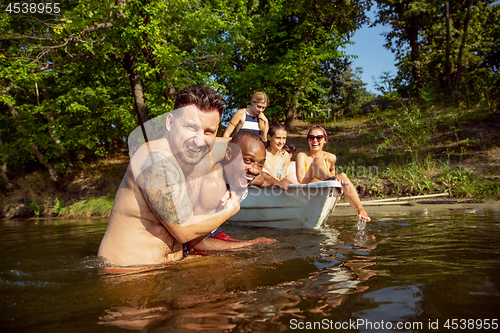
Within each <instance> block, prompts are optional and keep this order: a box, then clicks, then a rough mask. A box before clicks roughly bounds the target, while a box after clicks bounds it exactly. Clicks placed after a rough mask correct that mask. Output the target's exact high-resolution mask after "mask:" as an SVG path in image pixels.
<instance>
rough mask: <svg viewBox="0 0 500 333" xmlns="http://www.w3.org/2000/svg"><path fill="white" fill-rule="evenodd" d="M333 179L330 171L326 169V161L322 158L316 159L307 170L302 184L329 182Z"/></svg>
mask: <svg viewBox="0 0 500 333" xmlns="http://www.w3.org/2000/svg"><path fill="white" fill-rule="evenodd" d="M330 177H332V175H331V174H330V171H329V170H328V169H327V168H326V165H325V159H324V158H321V157H315V158H314V159H313V161H312V163H311V166H310V167H309V170H307V173H306V175H305V176H304V179H302V182H301V184H309V183H312V182H317V181H322V180H327V179H328V178H330Z"/></svg>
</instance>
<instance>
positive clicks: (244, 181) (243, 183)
mask: <svg viewBox="0 0 500 333" xmlns="http://www.w3.org/2000/svg"><path fill="white" fill-rule="evenodd" d="M254 179H255V176H249V175H247V174H242V175H240V177H239V178H238V185H239V187H242V188H244V187H248V185H250V183H251V182H252V181H253V180H254Z"/></svg>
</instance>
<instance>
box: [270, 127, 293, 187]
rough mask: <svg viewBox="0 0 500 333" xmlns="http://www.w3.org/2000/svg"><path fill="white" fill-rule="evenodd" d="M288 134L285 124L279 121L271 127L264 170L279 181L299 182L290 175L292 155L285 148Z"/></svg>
mask: <svg viewBox="0 0 500 333" xmlns="http://www.w3.org/2000/svg"><path fill="white" fill-rule="evenodd" d="M286 134H287V132H286V128H285V126H283V125H282V124H280V123H279V122H275V123H274V124H273V125H272V126H271V127H270V128H269V132H268V134H267V146H266V163H265V164H264V171H265V172H267V173H269V174H270V175H271V176H272V177H274V178H276V179H277V180H279V181H283V180H288V181H289V182H291V183H294V184H298V182H297V181H296V180H295V181H293V177H289V175H288V170H289V166H290V163H291V157H292V156H291V155H290V154H289V153H288V151H286V150H285V149H284V148H285V145H286ZM289 147H290V146H289ZM294 173H295V172H294ZM295 178H296V177H295Z"/></svg>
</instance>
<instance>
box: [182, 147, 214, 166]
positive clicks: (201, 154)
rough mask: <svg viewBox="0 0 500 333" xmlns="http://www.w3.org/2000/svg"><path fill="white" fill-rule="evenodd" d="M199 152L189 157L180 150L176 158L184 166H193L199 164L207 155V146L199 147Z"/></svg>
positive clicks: (185, 152)
mask: <svg viewBox="0 0 500 333" xmlns="http://www.w3.org/2000/svg"><path fill="white" fill-rule="evenodd" d="M200 148H201V151H200V152H199V154H197V155H196V156H189V154H188V153H187V151H186V150H181V151H180V152H178V153H177V154H176V155H177V158H178V159H179V160H181V161H182V163H184V164H188V165H195V164H198V163H200V161H201V160H202V159H203V158H204V157H205V156H206V155H207V154H208V146H206V145H205V146H201V147H200Z"/></svg>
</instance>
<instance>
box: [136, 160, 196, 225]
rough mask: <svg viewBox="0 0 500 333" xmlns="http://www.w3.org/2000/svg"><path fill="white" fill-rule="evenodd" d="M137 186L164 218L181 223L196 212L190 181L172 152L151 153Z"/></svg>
mask: <svg viewBox="0 0 500 333" xmlns="http://www.w3.org/2000/svg"><path fill="white" fill-rule="evenodd" d="M137 185H139V187H140V189H141V191H142V194H143V195H144V198H145V199H146V202H147V203H148V205H149V207H150V208H151V210H152V211H153V212H154V213H155V215H156V216H157V217H158V219H159V220H160V221H162V222H169V223H172V224H176V225H178V224H182V223H183V222H185V221H186V220H187V219H188V218H189V217H190V216H191V215H192V211H193V209H192V206H191V201H190V199H189V196H188V193H187V189H186V180H185V179H184V174H183V172H182V170H181V168H180V166H179V164H177V161H175V158H174V157H173V156H172V155H168V154H166V153H162V152H150V153H149V156H148V158H147V159H146V161H145V162H144V164H143V169H142V172H141V174H140V175H139V176H138V177H137Z"/></svg>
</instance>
